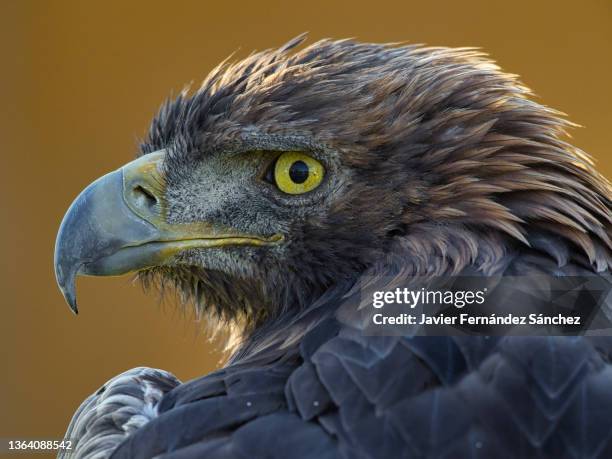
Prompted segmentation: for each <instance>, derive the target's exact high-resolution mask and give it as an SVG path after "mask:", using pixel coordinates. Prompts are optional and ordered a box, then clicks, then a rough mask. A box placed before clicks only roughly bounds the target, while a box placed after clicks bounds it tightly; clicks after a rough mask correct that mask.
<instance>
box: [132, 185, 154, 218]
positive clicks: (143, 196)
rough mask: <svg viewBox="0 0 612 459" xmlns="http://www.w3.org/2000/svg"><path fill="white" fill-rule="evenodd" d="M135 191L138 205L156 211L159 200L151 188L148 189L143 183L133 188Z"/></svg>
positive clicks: (135, 199)
mask: <svg viewBox="0 0 612 459" xmlns="http://www.w3.org/2000/svg"><path fill="white" fill-rule="evenodd" d="M133 193H134V201H135V204H136V205H137V206H138V207H140V208H142V209H147V210H149V211H152V212H155V207H156V206H157V204H158V200H157V198H156V197H155V195H154V194H153V193H152V192H151V191H150V190H147V189H146V188H144V187H143V186H142V185H136V186H135V187H134V189H133Z"/></svg>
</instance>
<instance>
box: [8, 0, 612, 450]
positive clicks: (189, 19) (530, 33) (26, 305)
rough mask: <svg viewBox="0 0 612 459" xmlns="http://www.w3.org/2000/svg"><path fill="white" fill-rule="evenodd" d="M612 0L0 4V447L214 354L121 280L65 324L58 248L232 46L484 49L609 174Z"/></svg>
mask: <svg viewBox="0 0 612 459" xmlns="http://www.w3.org/2000/svg"><path fill="white" fill-rule="evenodd" d="M611 19H612V2H610V1H609V0H599V1H598V0H590V1H584V2H577V1H573V2H560V1H555V2H553V1H540V2H534V1H513V2H498V3H497V4H496V2H491V1H488V0H483V1H466V0H464V1H461V2H451V1H448V2H424V1H418V2H416V1H414V2H413V1H397V2H388V1H383V0H377V1H370V2H363V3H358V2H331V1H309V2H300V3H295V2H284V1H277V2H270V1H258V2H241V3H240V2H229V1H228V2H205V1H193V2H181V1H177V2H159V3H156V2H151V1H148V2H123V1H105V2H93V1H88V2H81V1H74V2H70V1H21V2H17V1H10V0H1V1H0V48H2V54H1V56H2V71H1V72H0V94H1V98H0V100H1V103H2V109H1V110H0V145H1V151H0V165H1V167H0V191H1V196H2V199H1V202H2V214H1V221H0V241H1V244H2V254H3V255H2V263H1V266H0V269H1V272H0V288H1V290H0V291H1V298H2V300H1V301H2V311H1V312H2V320H1V321H0V327H1V328H0V359H1V363H2V373H1V377H0V407H1V409H0V413H1V414H0V438H15V437H47V438H60V437H61V436H62V434H63V433H64V431H65V428H66V426H67V424H68V422H69V420H70V417H71V415H72V413H73V412H74V410H75V409H76V408H77V406H78V405H79V403H80V402H81V401H82V400H83V399H84V398H85V397H86V396H87V395H88V394H90V393H91V392H92V391H94V390H95V389H97V387H98V386H100V385H101V384H102V383H104V382H105V381H106V380H107V379H109V378H111V377H112V376H114V375H116V374H117V373H119V372H122V371H124V370H126V369H128V368H131V367H135V366H140V365H145V366H151V367H158V368H163V369H166V370H169V371H171V372H173V373H174V374H176V375H177V376H178V377H179V378H180V379H183V380H185V379H189V378H193V377H196V376H199V375H202V374H204V373H206V372H209V371H210V370H212V369H214V368H215V367H216V366H217V365H218V364H219V358H220V354H219V353H218V352H217V350H216V349H217V348H218V346H215V344H214V343H211V342H209V341H208V339H207V337H206V336H204V335H203V334H202V333H201V332H198V327H197V326H196V325H194V324H193V323H192V322H191V321H190V320H187V319H185V318H184V317H183V316H182V314H181V313H180V312H177V309H176V308H175V307H173V306H172V305H167V306H163V307H160V306H159V303H158V302H157V300H156V298H155V297H154V296H147V295H144V294H143V293H142V292H141V290H140V288H139V287H137V286H134V285H132V284H131V282H130V279H129V278H127V277H121V278H104V279H93V278H82V279H80V281H79V282H78V294H79V304H80V305H81V314H80V315H79V317H74V316H73V315H72V314H71V313H70V312H69V310H68V307H67V306H66V305H65V303H64V301H63V299H62V297H61V295H60V293H59V291H58V289H57V288H56V285H55V279H54V275H53V246H54V240H55V235H56V231H57V228H58V225H59V222H60V220H61V218H62V216H63V214H64V212H65V211H66V209H67V207H68V205H69V204H70V202H71V201H72V199H73V198H74V197H75V196H76V195H77V194H78V193H79V192H80V190H81V189H82V188H83V187H84V186H85V185H87V184H88V183H90V182H91V181H92V180H93V179H95V178H96V177H98V176H100V175H102V174H104V173H105V172H107V171H109V170H111V169H115V168H117V167H119V166H120V165H121V164H123V163H125V162H127V161H128V160H130V159H131V158H132V157H133V155H134V153H135V151H136V145H137V140H138V138H139V137H140V136H142V135H143V134H144V132H145V129H146V127H147V125H148V122H149V121H150V119H151V117H152V115H153V114H154V113H155V111H156V110H157V108H158V106H159V105H160V103H161V102H162V101H163V100H164V99H165V98H166V97H167V96H168V95H169V94H170V93H171V92H174V94H176V93H177V92H178V91H179V90H180V89H181V88H182V86H183V85H184V84H186V83H189V82H191V81H193V82H195V83H197V82H198V81H199V80H201V79H202V78H203V77H204V76H205V75H206V73H207V72H208V71H209V70H210V69H212V67H213V66H215V65H216V64H217V63H218V62H219V61H221V60H222V59H224V58H225V57H227V56H228V55H229V54H230V53H232V52H234V51H237V54H236V56H237V57H244V56H246V55H247V54H248V53H250V52H251V51H252V50H261V49H264V48H268V47H272V46H277V45H280V44H282V43H284V42H286V41H287V40H288V39H290V38H292V37H294V36H295V35H297V34H299V33H301V32H303V31H309V37H310V38H309V42H312V41H314V40H316V39H319V38H323V37H335V38H345V37H355V38H357V39H359V40H363V41H373V42H397V41H408V42H414V43H426V44H431V45H445V46H478V47H482V48H483V49H484V50H486V51H487V52H488V53H490V54H491V55H492V56H493V57H494V58H495V59H496V60H497V62H498V63H499V64H500V65H501V66H502V67H503V68H504V69H505V70H507V71H509V72H512V73H517V74H519V75H521V76H522V79H523V81H524V82H525V83H526V84H527V85H528V86H530V87H531V88H533V89H534V91H535V92H536V94H537V95H538V100H539V101H541V102H544V103H545V104H547V105H550V106H552V107H555V108H557V109H559V110H561V111H563V112H566V113H568V114H569V116H570V119H571V120H572V121H574V122H576V123H579V124H581V125H583V126H585V128H581V129H576V130H574V131H573V132H572V134H573V136H574V139H573V141H574V143H575V144H577V145H578V146H579V147H581V148H583V149H584V150H586V151H587V152H589V153H590V154H591V155H593V157H594V158H595V159H596V160H597V163H598V166H599V168H600V170H601V171H602V172H603V173H604V174H605V175H607V176H608V177H610V176H612V156H611V154H610V145H612V84H611V74H612V59H611V56H612V27H611V26H612V23H611Z"/></svg>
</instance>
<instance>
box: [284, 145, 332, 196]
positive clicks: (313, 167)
mask: <svg viewBox="0 0 612 459" xmlns="http://www.w3.org/2000/svg"><path fill="white" fill-rule="evenodd" d="M324 175H325V169H324V168H323V164H321V163H320V162H319V161H317V160H316V159H314V158H312V157H310V156H308V155H306V154H304V153H300V152H298V151H287V152H285V153H283V154H282V155H280V156H279V157H278V159H277V160H276V164H275V166H274V181H275V182H276V186H277V187H278V188H279V190H281V191H282V192H284V193H287V194H302V193H307V192H308V191H311V190H314V189H315V188H316V187H318V186H319V185H320V184H321V182H322V181H323V176H324Z"/></svg>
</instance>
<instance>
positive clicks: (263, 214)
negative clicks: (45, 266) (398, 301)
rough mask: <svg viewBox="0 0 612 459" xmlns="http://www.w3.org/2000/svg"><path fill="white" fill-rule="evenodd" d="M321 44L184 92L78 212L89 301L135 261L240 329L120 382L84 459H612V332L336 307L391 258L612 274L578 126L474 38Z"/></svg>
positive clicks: (71, 222)
mask: <svg viewBox="0 0 612 459" xmlns="http://www.w3.org/2000/svg"><path fill="white" fill-rule="evenodd" d="M302 41H303V37H298V38H297V39H294V40H292V41H290V42H289V43H287V44H286V45H284V46H282V47H280V48H279V49H273V50H267V51H264V52H260V53H256V54H252V55H251V56H249V57H247V58H246V59H244V60H242V61H239V62H236V63H231V62H224V63H222V64H220V65H219V66H218V67H217V68H215V69H214V70H213V71H212V72H211V73H210V74H209V75H208V76H207V77H206V79H205V80H204V82H203V83H202V85H201V87H200V88H199V89H197V90H196V91H194V92H184V93H182V94H181V95H179V96H178V97H176V98H175V99H172V100H170V101H168V102H167V103H166V104H165V105H163V107H162V108H161V110H160V111H159V113H158V115H157V116H156V117H155V119H154V120H153V122H152V124H151V127H150V129H149V132H148V134H147V136H146V138H145V140H144V141H143V142H142V144H141V147H140V152H139V154H138V158H137V159H135V160H134V161H132V162H130V163H129V164H127V165H126V166H124V167H122V168H121V169H119V170H117V171H115V172H112V173H110V174H108V175H106V176H104V177H102V178H100V179H98V180H97V181H95V182H94V183H93V184H91V185H90V186H89V187H88V188H86V189H85V190H84V191H83V192H82V193H81V195H80V196H79V197H78V198H77V199H76V201H75V202H74V203H73V205H72V206H71V208H70V210H69V211H68V213H67V214H66V216H65V218H64V221H63V223H62V226H61V228H60V232H59V234H58V240H57V245H56V254H55V267H56V274H57V279H58V283H59V286H60V287H61V289H62V291H63V293H64V295H65V297H66V299H67V301H68V303H69V304H70V306H71V307H72V308H73V310H74V311H75V312H76V311H77V306H76V296H75V288H74V281H75V277H76V276H77V275H79V274H85V275H116V274H123V273H127V272H137V273H138V274H137V275H138V277H139V278H140V279H141V280H142V281H143V282H144V284H145V285H147V286H148V285H157V286H159V287H160V288H174V289H176V290H177V291H178V292H179V293H180V295H181V297H182V299H183V300H184V302H185V303H189V304H194V305H195V307H196V308H197V311H198V313H200V314H202V315H204V316H205V317H207V321H208V323H210V324H212V326H213V327H216V328H217V329H222V330H225V331H228V332H229V334H230V335H231V336H230V339H229V344H228V349H229V352H230V357H229V359H228V362H227V364H226V365H225V366H224V367H223V368H222V369H220V370H218V371H215V372H213V373H211V374H209V375H206V376H203V377H201V378H198V379H195V380H192V381H189V382H184V383H183V382H180V381H178V380H177V379H176V378H175V377H174V376H173V375H171V374H170V373H167V372H165V371H162V370H155V369H150V368H136V369H133V370H130V371H127V372H126V373H123V374H121V375H119V376H116V377H114V378H112V379H111V380H110V381H108V382H107V383H106V384H104V386H102V387H101V388H100V389H99V390H98V391H97V392H95V393H94V394H93V395H91V396H90V397H89V398H88V399H87V400H86V401H85V402H84V403H83V404H82V405H81V407H80V408H79V409H78V411H77V413H76V414H75V416H74V418H73V420H72V422H71V424H70V427H69V429H68V433H67V437H70V438H71V439H73V440H74V441H75V443H76V446H75V449H74V450H73V451H72V452H70V453H69V454H71V455H73V456H74V457H79V458H84V457H87V458H93V457H95V458H102V457H112V458H115V459H118V458H150V457H157V458H164V459H170V458H174V459H179V458H200V457H202V458H204V457H205V458H264V457H265V458H288V457H290V458H297V459H302V458H319V459H320V458H337V457H338V458H354V459H361V458H363V459H366V458H396V457H397V458H400V457H402V458H413V457H414V458H421V457H422V458H425V457H436V458H448V459H455V458H464V457H466V458H467V457H469V458H477V457H478V458H493V457H494V458H504V457H529V458H532V457H533V458H543V457H551V458H553V457H554V458H565V457H567V458H587V457H588V458H591V457H612V436H611V433H612V414H611V413H612V365H611V364H610V361H611V358H612V338H610V337H586V336H578V337H555V336H539V337H536V336H532V337H526V336H498V337H492V336H491V337H488V336H480V337H479V336H472V337H466V336H369V335H368V334H366V333H364V332H363V330H362V328H361V324H360V323H358V321H356V320H352V319H351V317H352V316H351V315H350V314H349V315H344V316H343V317H340V314H339V311H341V310H347V309H349V310H350V309H351V308H352V307H353V306H355V305H358V303H359V300H358V298H357V297H358V296H359V292H358V290H359V289H358V288H356V285H358V284H359V282H360V280H363V279H364V278H366V277H367V278H368V279H372V278H374V279H383V278H384V276H385V275H386V273H389V272H394V273H395V275H394V279H395V281H396V282H397V276H400V277H401V279H405V280H410V279H411V278H415V277H418V276H451V275H452V276H454V275H462V274H464V273H478V274H480V275H483V276H501V275H521V276H537V275H540V274H547V275H554V276H578V275H581V276H582V275H592V276H597V277H598V278H602V279H608V281H609V279H610V276H609V272H610V267H611V266H612V252H611V247H612V243H611V240H610V228H611V222H612V216H611V211H610V209H611V205H610V204H611V203H610V197H611V185H610V183H609V182H608V181H607V180H606V179H605V178H604V177H602V176H601V175H600V174H599V173H597V171H596V170H595V169H594V166H593V164H592V162H591V160H590V159H589V157H588V156H587V155H586V154H585V153H583V152H581V151H580V150H579V149H577V148H575V147H573V146H572V145H570V144H568V143H566V141H565V140H563V139H564V134H565V130H566V128H568V127H569V126H571V123H569V122H568V121H566V120H564V119H563V117H562V116H561V114H560V113H559V112H557V111H555V110H553V109H550V108H548V107H545V106H543V105H541V104H539V103H536V102H534V101H533V100H531V99H530V91H529V90H528V89H527V88H526V87H525V86H523V85H522V84H521V83H520V82H519V81H518V80H517V78H516V77H515V76H514V75H510V74H507V73H504V72H502V71H501V70H500V69H499V68H498V67H497V66H496V65H495V64H494V63H493V62H491V61H490V60H488V59H487V58H486V56H484V55H483V54H482V53H480V52H479V51H476V50H473V49H464V48H462V49H451V48H442V47H440V48H433V47H422V46H390V45H377V44H363V43H358V42H355V41H351V40H341V41H333V40H323V41H319V42H317V43H315V44H313V45H311V46H308V47H304V48H301V49H298V45H300V43H301V42H302ZM398 273H399V274H398ZM66 454H68V453H66Z"/></svg>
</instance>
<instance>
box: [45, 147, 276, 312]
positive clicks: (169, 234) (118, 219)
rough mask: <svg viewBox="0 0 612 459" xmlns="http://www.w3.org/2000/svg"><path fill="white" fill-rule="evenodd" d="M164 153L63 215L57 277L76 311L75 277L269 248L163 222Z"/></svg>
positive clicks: (212, 228)
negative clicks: (195, 251) (226, 249)
mask: <svg viewBox="0 0 612 459" xmlns="http://www.w3.org/2000/svg"><path fill="white" fill-rule="evenodd" d="M164 155H165V152H164V151H163V150H161V151H158V152H155V153H150V154H148V155H144V156H142V157H140V158H139V159H136V160H135V161H132V162H130V163H128V164H127V165H125V166H123V167H122V168H120V169H118V170H116V171H114V172H111V173H109V174H107V175H105V176H103V177H100V178H99V179H98V180H96V181H95V182H93V183H92V184H91V185H89V186H88V187H87V188H85V189H84V190H83V191H82V192H81V194H80V195H79V196H78V197H77V198H76V199H75V200H74V202H73V203H72V205H71V206H70V208H69V209H68V212H67V213H66V215H65V216H64V219H63V220H62V223H61V225H60V229H59V232H58V235H57V240H56V243H55V276H56V279H57V283H58V285H59V288H60V290H61V291H62V294H63V295H64V298H65V299H66V302H67V303H68V305H69V306H70V308H71V309H72V311H73V312H74V313H75V314H76V313H77V312H78V309H77V303H76V292H75V279H76V276H77V275H91V276H115V275H121V274H125V273H129V272H134V271H139V270H142V269H146V268H150V267H153V266H161V265H165V264H168V263H169V262H171V261H172V259H173V258H174V256H175V255H176V254H177V253H179V252H181V251H183V250H188V249H192V248H207V247H221V246H227V245H271V244H276V243H278V242H280V241H281V240H282V236H280V235H273V236H271V237H258V236H250V235H244V234H240V233H237V232H236V231H234V230H231V229H228V228H225V227H219V226H216V225H212V224H209V223H204V222H196V223H184V224H169V223H167V222H166V218H165V217H166V210H167V209H166V205H165V199H164V196H165V188H166V186H165V179H164V174H163V171H162V167H161V165H162V162H163V159H164Z"/></svg>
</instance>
